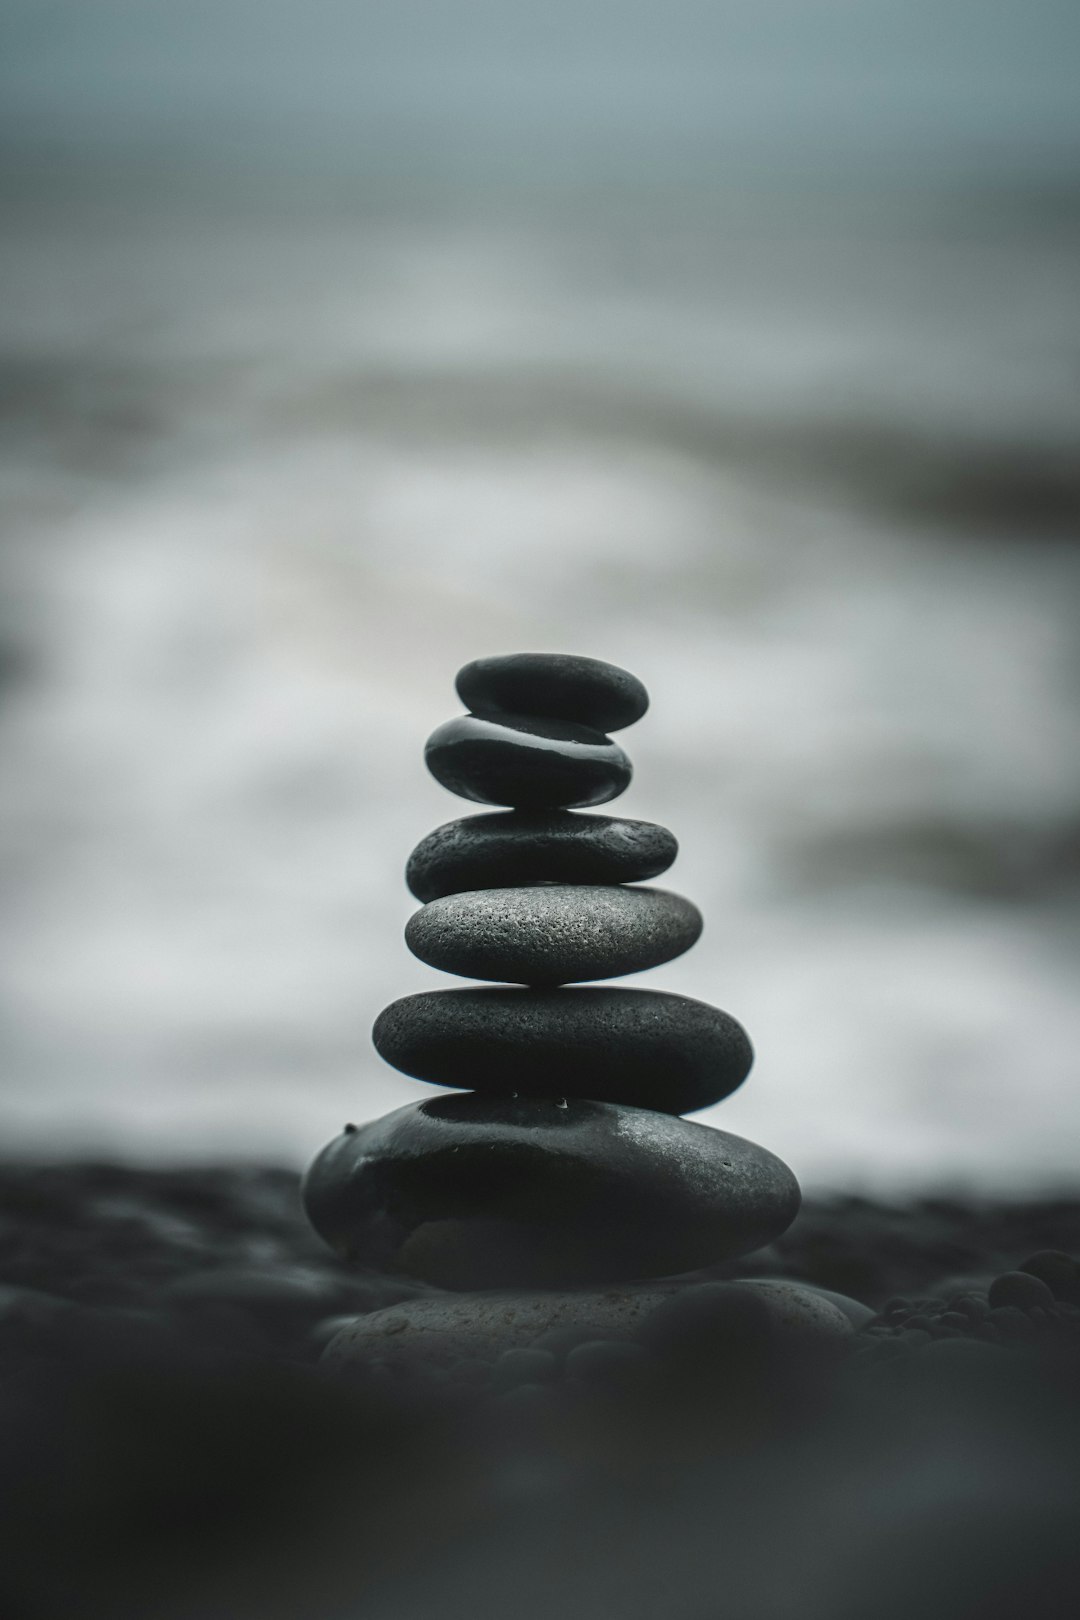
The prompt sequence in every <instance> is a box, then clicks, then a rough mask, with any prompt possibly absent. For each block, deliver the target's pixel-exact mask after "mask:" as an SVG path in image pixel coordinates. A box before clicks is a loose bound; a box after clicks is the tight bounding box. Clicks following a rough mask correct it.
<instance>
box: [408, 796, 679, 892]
mask: <svg viewBox="0 0 1080 1620" xmlns="http://www.w3.org/2000/svg"><path fill="white" fill-rule="evenodd" d="M678 849H679V846H678V844H677V843H676V841H675V837H674V834H672V833H670V832H668V830H667V828H666V827H658V826H656V825H655V823H653V822H651V821H629V820H624V819H622V818H621V817H619V816H581V815H575V814H574V813H573V811H569V810H547V811H527V810H510V811H502V812H497V813H495V814H494V815H485V816H463V817H462V819H461V820H460V821H448V822H446V823H445V824H444V825H443V826H442V827H436V828H435V831H434V832H430V833H428V835H427V837H426V838H422V839H421V840H420V842H419V844H417V846H416V848H415V849H414V850H413V852H412V854H411V855H410V856H409V862H408V865H407V866H406V868H405V881H406V883H407V884H408V885H409V888H410V890H411V891H412V893H413V894H414V895H415V896H416V898H417V899H418V900H423V901H428V900H439V899H441V898H442V896H443V895H445V894H460V893H461V892H462V891H463V890H465V889H508V888H512V887H514V886H515V885H517V884H523V883H638V882H640V881H641V880H642V879H644V878H652V877H658V876H659V875H660V873H661V872H666V871H667V869H668V867H669V866H670V865H671V863H672V861H673V860H674V859H675V856H676V855H677V854H678Z"/></svg>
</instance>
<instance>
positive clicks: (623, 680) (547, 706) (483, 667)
mask: <svg viewBox="0 0 1080 1620" xmlns="http://www.w3.org/2000/svg"><path fill="white" fill-rule="evenodd" d="M454 684H455V686H456V688H457V694H458V696H459V697H460V699H461V701H462V703H464V705H465V707H466V708H467V709H468V710H469V711H470V712H471V713H472V714H476V715H481V716H483V717H485V718H486V717H488V716H498V715H500V714H504V713H511V714H523V715H540V716H543V717H545V718H549V719H552V720H576V721H577V722H578V723H579V724H581V725H586V726H593V727H595V729H596V730H597V731H603V732H610V731H619V730H621V729H622V727H623V726H631V725H633V723H634V721H635V720H640V719H641V717H642V715H643V714H644V713H645V711H646V709H647V708H648V707H649V694H648V692H646V690H645V688H644V686H642V684H641V682H640V681H639V680H638V678H637V676H636V675H631V674H630V673H629V671H628V670H625V669H619V668H618V666H617V665H616V664H605V663H604V662H603V661H602V660H601V659H599V658H584V657H579V656H577V655H575V654H573V653H508V654H506V655H505V656H503V657H499V658H474V659H473V661H472V663H471V664H466V665H465V667H464V668H463V669H460V670H459V671H458V675H457V680H456V681H455V683H454Z"/></svg>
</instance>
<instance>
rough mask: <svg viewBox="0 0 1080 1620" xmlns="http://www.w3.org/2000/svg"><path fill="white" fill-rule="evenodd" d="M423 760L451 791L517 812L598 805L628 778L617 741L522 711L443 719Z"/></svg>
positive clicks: (620, 789) (621, 789) (614, 794)
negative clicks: (494, 717)
mask: <svg viewBox="0 0 1080 1620" xmlns="http://www.w3.org/2000/svg"><path fill="white" fill-rule="evenodd" d="M424 759H425V761H426V763H427V767H428V770H429V771H430V772H431V774H432V776H434V777H435V779H436V781H438V782H441V783H442V785H443V787H445V788H449V790H450V792H451V793H457V794H458V795H460V797H461V798H463V799H475V800H477V801H478V802H479V803H480V804H508V805H512V806H513V807H514V808H515V809H522V810H553V809H566V808H567V807H569V806H575V805H576V806H582V805H590V804H604V803H606V801H607V800H608V799H614V798H617V797H618V795H619V794H620V793H622V792H624V791H625V789H626V788H627V787H628V786H629V784H630V778H631V776H632V775H633V767H632V766H631V764H630V761H629V760H628V759H627V757H626V755H625V754H624V753H623V751H622V749H621V748H620V747H619V745H618V743H613V742H612V741H611V738H610V737H605V736H604V734H603V733H602V732H600V731H594V730H592V729H591V728H590V727H589V726H582V725H577V724H575V723H573V722H572V721H569V720H533V719H529V718H528V717H526V716H523V715H505V716H503V717H502V718H501V719H499V720H488V719H484V720H481V719H478V718H477V717H476V716H475V715H472V714H464V715H460V716H459V717H458V718H457V719H456V720H448V721H447V722H446V724H445V725H441V726H439V727H438V729H437V730H435V731H433V732H432V734H431V736H430V737H429V738H428V741H427V746H426V747H425V750H424Z"/></svg>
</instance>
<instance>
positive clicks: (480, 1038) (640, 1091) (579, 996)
mask: <svg viewBox="0 0 1080 1620" xmlns="http://www.w3.org/2000/svg"><path fill="white" fill-rule="evenodd" d="M372 1037H373V1039H374V1042H375V1045H376V1047H377V1049H378V1051H379V1053H380V1055H381V1056H382V1057H383V1058H385V1059H386V1061H387V1063H392V1064H393V1066H394V1068H396V1069H401V1070H402V1071H403V1072H404V1073H405V1074H411V1075H413V1076H414V1077H415V1078H416V1079H417V1080H429V1081H431V1082H432V1083H433V1084H435V1085H441V1086H460V1087H462V1088H463V1089H467V1090H470V1091H485V1092H499V1093H503V1094H507V1093H514V1092H517V1093H518V1094H519V1095H521V1096H527V1097H593V1098H596V1099H598V1100H600V1101H603V1102H617V1103H628V1104H629V1105H630V1106H631V1107H634V1108H655V1109H658V1110H660V1111H661V1112H662V1113H667V1114H687V1113H692V1112H693V1111H694V1110H695V1109H697V1108H707V1107H708V1106H709V1104H710V1103H715V1102H719V1101H720V1100H721V1098H723V1097H727V1096H729V1095H730V1094H731V1092H733V1091H734V1090H735V1088H736V1086H739V1085H741V1084H742V1082H743V1081H744V1080H745V1079H746V1076H747V1075H748V1074H749V1072H750V1065H751V1064H752V1062H753V1060H754V1053H753V1048H752V1047H751V1045H750V1041H749V1038H748V1036H747V1034H746V1031H745V1030H744V1029H743V1027H742V1025H741V1024H738V1023H736V1021H735V1019H734V1018H732V1017H731V1016H730V1014H729V1013H725V1012H721V1011H720V1009H719V1008H718V1007H710V1006H709V1005H708V1003H707V1002H704V1001H694V1000H692V999H691V998H690V997H689V996H678V995H672V994H671V993H670V992H668V991H665V990H626V989H623V988H622V987H621V986H619V987H616V986H610V987H604V988H598V989H592V988H591V987H585V988H580V989H579V988H574V989H562V990H517V989H505V990H504V989H501V988H500V989H493V990H488V989H484V990H471V989H470V990H426V991H422V992H421V993H420V994H418V995H413V996H402V997H401V998H400V1000H398V1001H392V1002H391V1003H390V1005H389V1007H385V1008H384V1009H383V1011H382V1012H381V1013H380V1014H379V1016H378V1018H377V1019H376V1020H375V1027H374V1030H373V1031H372Z"/></svg>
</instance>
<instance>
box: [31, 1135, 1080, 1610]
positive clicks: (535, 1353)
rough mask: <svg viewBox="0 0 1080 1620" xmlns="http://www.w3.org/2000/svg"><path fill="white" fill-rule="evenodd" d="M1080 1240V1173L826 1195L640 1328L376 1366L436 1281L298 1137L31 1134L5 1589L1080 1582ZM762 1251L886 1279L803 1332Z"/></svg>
mask: <svg viewBox="0 0 1080 1620" xmlns="http://www.w3.org/2000/svg"><path fill="white" fill-rule="evenodd" d="M1078 1255H1080V1197H1077V1198H1073V1199H1070V1198H1065V1197H1060V1198H1056V1199H1043V1200H1035V1199H1030V1200H1026V1201H1025V1200H1017V1201H1012V1202H1004V1201H991V1200H985V1201H978V1200H973V1199H968V1200H961V1199H958V1198H955V1199H954V1198H948V1197H941V1198H926V1199H922V1200H918V1201H914V1202H911V1203H907V1204H901V1203H893V1204H890V1203H885V1202H876V1201H872V1200H868V1199H863V1198H851V1197H835V1198H818V1199H813V1198H812V1199H809V1200H808V1201H807V1203H806V1204H805V1205H804V1208H803V1212H802V1214H801V1215H800V1216H799V1218H798V1219H797V1221H796V1222H795V1224H794V1225H793V1227H791V1228H790V1230H789V1231H788V1232H787V1233H786V1234H785V1235H784V1237H783V1238H781V1239H780V1240H779V1241H778V1242H777V1243H776V1244H774V1245H772V1246H770V1248H768V1249H766V1250H764V1251H759V1252H758V1253H757V1254H756V1255H752V1256H749V1257H748V1258H747V1259H746V1260H743V1261H740V1262H737V1263H735V1264H729V1265H726V1266H722V1267H716V1268H710V1269H709V1270H707V1271H702V1272H698V1273H695V1274H694V1275H693V1276H692V1277H690V1278H688V1279H687V1280H686V1284H685V1289H684V1291H683V1292H682V1294H681V1295H680V1298H679V1302H678V1304H677V1306H674V1307H671V1308H668V1307H665V1310H666V1315H665V1316H664V1318H663V1320H661V1319H660V1317H659V1316H658V1317H657V1318H656V1320H655V1321H654V1323H653V1326H652V1328H651V1330H646V1329H643V1330H642V1331H641V1333H640V1334H639V1335H638V1336H636V1337H635V1338H633V1339H628V1340H627V1339H624V1340H622V1341H619V1340H614V1339H612V1340H604V1339H602V1338H601V1339H597V1338H596V1337H595V1334H593V1335H588V1334H582V1333H578V1332H575V1330H574V1329H573V1327H561V1328H557V1329H553V1330H551V1331H549V1332H548V1333H546V1334H543V1335H541V1336H540V1338H538V1339H537V1341H536V1342H535V1343H533V1344H531V1345H529V1346H525V1347H517V1348H514V1349H511V1350H508V1351H505V1352H504V1353H503V1354H501V1355H498V1356H495V1357H493V1358H492V1359H491V1360H483V1359H479V1358H476V1357H467V1358H465V1359H462V1360H460V1361H459V1362H458V1363H457V1364H456V1365H452V1366H442V1367H439V1368H438V1369H432V1368H430V1367H426V1366H424V1365H423V1364H421V1363H419V1362H414V1361H411V1360H410V1358H409V1357H408V1356H407V1355H402V1354H400V1353H396V1354H395V1355H393V1356H385V1357H382V1358H379V1357H373V1358H372V1361H371V1363H370V1365H369V1366H366V1367H363V1368H361V1369H360V1375H359V1376H353V1377H352V1378H351V1379H350V1380H349V1381H348V1382H342V1381H341V1380H340V1379H332V1378H330V1377H328V1376H327V1375H326V1373H325V1371H323V1370H322V1369H320V1367H319V1361H318V1358H319V1356H320V1354H321V1352H322V1350H323V1348H324V1347H325V1345H326V1344H327V1343H328V1342H329V1340H330V1339H331V1338H332V1337H333V1335H334V1333H335V1332H336V1331H337V1330H338V1328H339V1327H340V1326H341V1325H342V1323H343V1322H347V1321H348V1320H349V1319H350V1318H351V1317H354V1316H356V1315H357V1314H360V1313H365V1312H369V1311H374V1310H378V1309H381V1308H382V1307H384V1306H388V1305H393V1304H397V1303H399V1302H401V1301H403V1300H407V1299H409V1298H411V1297H414V1296H416V1295H422V1294H426V1293H429V1292H430V1290H428V1289H427V1288H425V1287H424V1286H423V1285H420V1284H415V1283H412V1282H409V1281H408V1280H406V1279H401V1278H388V1277H385V1276H380V1275H378V1274H375V1273H367V1272H355V1271H352V1270H350V1269H349V1268H347V1267H346V1266H344V1265H343V1264H341V1263H339V1262H338V1261H337V1260H336V1259H335V1258H334V1257H333V1255H331V1254H330V1252H329V1251H328V1250H326V1249H325V1248H324V1247H323V1245H322V1244H321V1243H320V1242H319V1241H318V1239H317V1238H315V1236H314V1235H313V1234H312V1233H311V1232H310V1230H309V1229H308V1228H307V1227H306V1224H305V1222H304V1220H303V1217H302V1214H301V1212H300V1206H299V1199H298V1178H297V1176H296V1175H295V1174H294V1173H293V1172H291V1171H284V1170H276V1169H269V1168H259V1167H246V1168H238V1167H230V1166H221V1167H218V1168H187V1169H176V1170H168V1169H156V1170H147V1169H140V1168H135V1167H125V1166H118V1165H109V1164H85V1163H83V1164H65V1165H50V1166H36V1165H8V1166H6V1167H3V1168H0V1499H2V1500H0V1507H2V1509H3V1512H2V1516H0V1522H2V1525H3V1528H2V1530H0V1613H2V1614H4V1615H5V1616H6V1615H10V1616H12V1617H13V1620H21V1617H23V1616H25V1617H26V1620H52V1617H53V1616H57V1617H60V1616H63V1617H64V1620H81V1617H83V1616H86V1617H91V1616H93V1617H98V1616H100V1617H102V1620H106V1617H108V1620H129V1617H130V1620H135V1617H139V1620H143V1617H148V1620H157V1617H161V1620H248V1617H249V1616H250V1617H251V1620H254V1617H256V1616H258V1620H279V1617H280V1620H292V1617H293V1616H296V1617H297V1620H299V1617H301V1616H303V1617H304V1620H352V1617H359V1616H363V1617H364V1620H420V1617H427V1616H429V1615H430V1616H435V1615H438V1616H439V1617H440V1620H442V1617H444V1616H448V1617H451V1620H453V1617H455V1616H457V1615H461V1616H465V1615H469V1616H487V1615H491V1616H495V1615H499V1616H502V1615H504V1614H506V1613H508V1612H513V1613H515V1614H520V1615H523V1616H525V1617H526V1620H532V1617H534V1616H535V1617H537V1620H539V1617H540V1616H547V1615H549V1614H550V1613H551V1612H552V1611H554V1610H558V1611H559V1612H560V1615H561V1617H562V1620H576V1617H577V1616H578V1615H580V1616H582V1617H583V1620H584V1617H585V1616H586V1615H588V1616H590V1620H592V1617H595V1616H599V1617H601V1620H604V1617H607V1616H611V1617H613V1620H614V1617H616V1616H617V1617H618V1620H623V1617H627V1620H637V1617H638V1616H641V1617H642V1620H644V1617H645V1616H648V1617H649V1620H652V1617H653V1616H655V1615H663V1616H665V1617H666V1616H673V1617H675V1620H681V1617H683V1616H686V1617H687V1620H698V1617H701V1620H706V1617H711V1616H714V1615H715V1616H722V1615H725V1614H732V1615H737V1616H739V1620H744V1617H745V1620H759V1617H760V1620H789V1617H790V1620H826V1617H828V1620H849V1617H850V1620H854V1617H855V1616H860V1617H861V1616H862V1615H863V1614H866V1613H873V1614H874V1615H875V1616H876V1617H879V1620H891V1617H892V1616H894V1615H895V1616H900V1615H904V1616H907V1615H909V1614H910V1613H912V1612H918V1613H919V1614H920V1616H922V1617H925V1620H954V1617H955V1620H966V1617H968V1616H971V1617H975V1616H976V1615H978V1616H980V1617H982V1616H986V1615H990V1616H994V1615H997V1614H999V1613H1000V1614H1010V1613H1015V1612H1016V1611H1017V1609H1018V1608H1020V1607H1021V1606H1022V1607H1023V1608H1025V1609H1030V1610H1032V1611H1033V1612H1034V1614H1035V1615H1036V1616H1038V1617H1039V1620H1042V1617H1044V1616H1056V1615H1058V1614H1062V1615H1066V1614H1068V1615H1070V1616H1071V1615H1072V1614H1073V1613H1075V1612H1076V1608H1077V1607H1078V1606H1080V1556H1078V1551H1077V1549H1078V1546H1080V1538H1078V1537H1077V1536H1076V1534H1075V1526H1076V1522H1077V1520H1076V1513H1077V1509H1078V1507H1080V1500H1078V1491H1077V1483H1078V1477H1080V1473H1078V1459H1080V1269H1078V1267H1077V1263H1076V1257H1077V1256H1078ZM739 1276H745V1277H764V1276H780V1277H790V1278H795V1279H799V1280H801V1281H805V1282H810V1283H814V1284H816V1285H818V1286H820V1287H824V1288H828V1289H832V1290H836V1291H838V1292H841V1293H844V1294H848V1295H851V1296H853V1297H855V1298H856V1299H859V1300H861V1301H862V1302H864V1303H865V1304H867V1305H868V1306H870V1307H871V1309H872V1310H873V1311H874V1313H875V1314H874V1315H873V1317H872V1318H871V1319H870V1320H869V1321H867V1323H866V1324H865V1326H864V1327H862V1328H861V1330H860V1331H858V1332H857V1333H854V1334H853V1335H852V1336H851V1337H850V1338H849V1339H848V1340H846V1341H844V1342H843V1343H836V1344H828V1345H827V1344H824V1343H821V1344H815V1345H808V1344H802V1345H800V1346H798V1347H795V1346H793V1345H792V1344H790V1343H788V1342H785V1341H784V1340H783V1339H781V1338H778V1337H777V1336H776V1334H775V1332H774V1331H772V1330H771V1329H769V1328H768V1327H767V1324H765V1323H764V1322H763V1320H761V1319H760V1318H759V1317H757V1316H755V1314H754V1312H753V1311H752V1310H749V1311H748V1310H747V1309H746V1308H745V1305H746V1301H745V1297H743V1296H738V1297H736V1298H735V1302H734V1303H731V1299H732V1297H733V1296H737V1294H738V1291H733V1296H727V1295H725V1292H724V1291H723V1290H717V1289H716V1288H715V1286H713V1284H714V1283H715V1281H716V1280H718V1279H723V1278H736V1277H739ZM703 1285H704V1286H703ZM740 1299H741V1303H739V1300H740Z"/></svg>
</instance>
